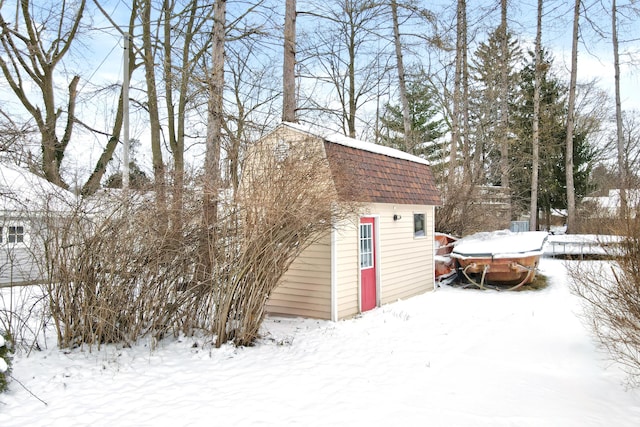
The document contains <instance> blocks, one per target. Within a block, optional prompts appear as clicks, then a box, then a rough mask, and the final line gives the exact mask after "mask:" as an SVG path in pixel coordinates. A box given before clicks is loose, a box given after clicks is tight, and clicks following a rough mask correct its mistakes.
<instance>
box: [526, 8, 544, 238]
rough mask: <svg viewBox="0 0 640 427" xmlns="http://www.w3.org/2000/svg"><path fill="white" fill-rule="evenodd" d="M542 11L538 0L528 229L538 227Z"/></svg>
mask: <svg viewBox="0 0 640 427" xmlns="http://www.w3.org/2000/svg"><path fill="white" fill-rule="evenodd" d="M542 11H543V0H538V10H537V19H536V42H535V46H534V49H535V59H534V62H535V71H534V76H533V79H534V82H533V120H532V123H531V129H532V134H531V153H532V154H531V202H530V203H531V204H530V210H529V215H530V216H529V229H530V230H532V231H534V230H537V229H538V170H539V168H540V164H539V158H540V129H539V126H540V86H541V80H542Z"/></svg>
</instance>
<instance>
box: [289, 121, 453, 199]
mask: <svg viewBox="0 0 640 427" xmlns="http://www.w3.org/2000/svg"><path fill="white" fill-rule="evenodd" d="M282 125H283V126H285V127H288V128H290V129H294V130H296V131H298V132H302V133H305V134H307V135H310V136H312V137H316V138H320V139H321V140H322V141H323V144H324V148H325V152H326V155H327V160H328V162H329V166H330V169H331V174H332V177H333V181H334V183H335V186H336V190H337V192H338V196H339V197H340V198H341V199H342V200H346V201H355V202H367V203H397V204H409V205H434V206H439V205H441V204H442V202H441V199H440V193H439V191H438V189H437V187H436V185H435V180H434V178H433V174H432V173H431V168H430V167H429V163H428V162H427V161H426V160H424V159H422V158H420V157H417V156H414V155H412V154H408V153H405V152H404V151H400V150H396V149H394V148H391V147H386V146H383V145H378V144H373V143H371V142H366V141H360V140H357V139H354V138H349V137H346V136H344V135H341V134H337V133H334V134H327V135H322V132H316V131H313V130H311V129H309V128H307V127H305V126H304V125H300V124H297V123H289V122H284V123H282Z"/></svg>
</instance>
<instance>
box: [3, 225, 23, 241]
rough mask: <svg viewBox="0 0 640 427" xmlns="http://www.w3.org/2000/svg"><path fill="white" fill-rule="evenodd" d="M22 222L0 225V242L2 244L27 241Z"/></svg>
mask: <svg viewBox="0 0 640 427" xmlns="http://www.w3.org/2000/svg"><path fill="white" fill-rule="evenodd" d="M26 231H27V230H26V227H25V226H24V224H20V223H17V224H11V223H9V224H4V225H2V226H0V233H2V236H1V237H0V243H1V244H4V245H24V244H26V243H27V232H26Z"/></svg>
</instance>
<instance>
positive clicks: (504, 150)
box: [498, 0, 511, 210]
mask: <svg viewBox="0 0 640 427" xmlns="http://www.w3.org/2000/svg"><path fill="white" fill-rule="evenodd" d="M499 32H500V53H501V55H500V56H501V59H502V60H501V61H500V80H501V83H502V84H501V85H500V88H499V89H498V90H499V92H500V126H499V127H500V185H501V186H502V187H506V188H509V174H510V172H511V162H510V158H509V140H510V134H511V132H510V129H509V86H510V82H509V71H510V67H509V66H510V64H509V61H508V58H509V29H508V26H507V0H500V27H499ZM508 204H509V210H511V197H509V199H508Z"/></svg>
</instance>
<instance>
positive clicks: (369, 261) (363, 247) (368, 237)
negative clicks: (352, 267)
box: [359, 222, 375, 270]
mask: <svg viewBox="0 0 640 427" xmlns="http://www.w3.org/2000/svg"><path fill="white" fill-rule="evenodd" d="M363 230H368V233H364V232H363ZM359 240H360V270H367V269H369V268H374V266H375V264H374V259H373V257H374V248H373V242H374V239H373V224H372V223H368V222H367V223H362V224H360V239H359Z"/></svg>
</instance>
